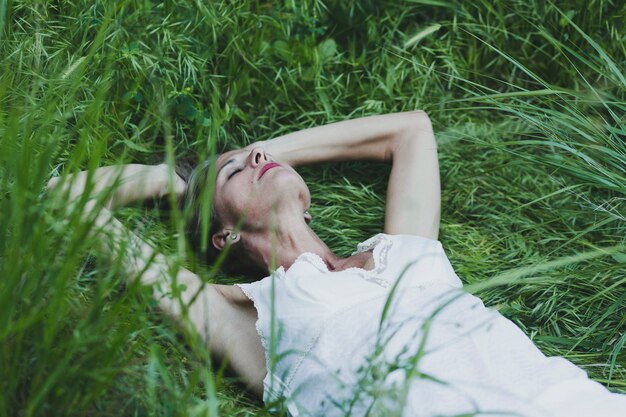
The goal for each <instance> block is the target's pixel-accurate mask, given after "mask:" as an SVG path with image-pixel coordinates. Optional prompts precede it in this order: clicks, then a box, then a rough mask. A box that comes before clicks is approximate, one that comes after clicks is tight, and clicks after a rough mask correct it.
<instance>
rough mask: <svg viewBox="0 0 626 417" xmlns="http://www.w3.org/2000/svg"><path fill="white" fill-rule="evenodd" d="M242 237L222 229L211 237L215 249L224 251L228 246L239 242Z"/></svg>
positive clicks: (229, 230)
mask: <svg viewBox="0 0 626 417" xmlns="http://www.w3.org/2000/svg"><path fill="white" fill-rule="evenodd" d="M240 239H241V236H240V235H239V233H235V232H233V231H232V230H231V229H222V230H220V231H219V232H217V233H214V234H213V236H211V242H212V243H213V246H215V249H217V250H224V248H225V247H226V245H232V244H233V243H237V242H239V240H240Z"/></svg>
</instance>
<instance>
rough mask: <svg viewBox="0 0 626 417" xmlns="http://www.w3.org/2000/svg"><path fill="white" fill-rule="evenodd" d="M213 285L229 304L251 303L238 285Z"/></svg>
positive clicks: (242, 304)
mask: <svg viewBox="0 0 626 417" xmlns="http://www.w3.org/2000/svg"><path fill="white" fill-rule="evenodd" d="M213 287H214V288H215V290H216V291H217V292H218V293H219V294H220V295H221V296H222V298H223V299H224V300H225V301H226V302H228V303H229V304H233V305H240V306H248V305H250V304H251V303H252V301H251V300H250V298H248V296H247V295H246V293H245V292H244V291H243V289H242V288H241V287H240V286H239V285H220V284H213Z"/></svg>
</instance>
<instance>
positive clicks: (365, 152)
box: [250, 111, 441, 239]
mask: <svg viewBox="0 0 626 417" xmlns="http://www.w3.org/2000/svg"><path fill="white" fill-rule="evenodd" d="M254 146H261V147H263V148H264V149H265V151H266V152H267V153H268V154H269V155H270V156H271V157H273V158H274V159H276V160H278V161H283V162H286V163H288V164H290V165H292V166H296V167H297V166H302V165H308V164H314V163H322V162H332V161H349V160H371V161H387V162H391V163H392V168H391V175H390V177H389V184H388V186H387V207H386V213H385V233H389V234H415V235H419V236H423V237H427V238H429V239H437V237H438V233H439V215H440V214H439V213H440V208H441V190H440V183H439V163H438V160H437V143H436V141H435V136H434V134H433V129H432V126H431V123H430V119H429V118H428V116H427V115H426V113H425V112H423V111H414V112H407V113H394V114H387V115H381V116H370V117H364V118H361V119H354V120H348V121H343V122H338V123H332V124H329V125H326V126H320V127H315V128H311V129H306V130H302V131H299V132H295V133H290V134H288V135H284V136H280V137H277V138H274V139H270V140H268V141H263V142H256V143H254V144H252V145H250V147H254Z"/></svg>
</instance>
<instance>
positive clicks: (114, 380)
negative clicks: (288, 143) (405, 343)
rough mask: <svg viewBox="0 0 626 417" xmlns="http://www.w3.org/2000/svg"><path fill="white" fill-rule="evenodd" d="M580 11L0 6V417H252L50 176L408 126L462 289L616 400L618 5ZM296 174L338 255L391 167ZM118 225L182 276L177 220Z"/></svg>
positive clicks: (546, 7) (620, 385)
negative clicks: (59, 203) (433, 155)
mask: <svg viewBox="0 0 626 417" xmlns="http://www.w3.org/2000/svg"><path fill="white" fill-rule="evenodd" d="M587 3H588V4H587V6H586V8H585V9H584V10H583V8H581V6H580V5H579V2H576V1H560V2H558V3H552V2H543V1H536V0H532V1H518V0H516V1H499V2H495V3H494V2H488V1H477V2H466V1H429V0H423V1H420V0H412V1H409V0H407V1H373V0H372V1H362V0H361V1H352V0H348V1H327V2H321V1H317V2H316V1H307V2H283V3H282V4H279V2H267V3H263V2H252V1H250V2H208V1H207V2H204V1H183V0H164V1H155V0H129V1H120V2H117V1H96V2H93V1H85V0H71V1H52V0H49V1H45V0H9V1H6V0H0V103H1V105H0V277H1V279H0V375H1V376H2V377H1V378H0V415H15V416H22V415H25V416H31V415H98V416H106V415H162V416H169V415H207V414H208V415H216V414H217V413H218V412H219V413H220V414H222V415H233V416H244V415H264V413H265V412H264V411H262V404H261V403H260V402H258V401H257V400H255V399H254V398H252V397H249V396H248V395H246V394H245V393H244V391H243V389H242V387H241V386H240V385H238V384H237V383H236V382H234V381H233V380H232V378H229V377H226V376H225V375H224V373H223V372H221V370H220V369H215V368H212V367H211V366H209V364H210V359H209V357H208V354H207V352H206V350H205V349H204V348H203V346H202V344H201V343H200V342H199V341H198V340H197V338H196V337H194V335H193V334H187V333H184V332H182V331H181V330H180V329H179V328H178V327H176V326H175V325H173V323H171V322H170V321H168V320H167V319H166V318H164V317H162V316H161V315H159V313H158V311H156V309H155V308H154V305H153V303H152V302H151V301H150V298H149V296H148V291H147V290H146V289H142V288H139V287H133V286H130V287H128V288H125V287H124V286H123V285H122V282H123V278H122V272H121V271H120V268H121V266H120V265H118V264H117V263H115V262H113V263H111V262H108V261H106V260H104V259H95V258H93V257H91V256H90V255H89V254H90V253H92V250H93V246H94V242H91V241H90V240H89V239H86V238H85V237H86V236H87V233H88V227H89V225H88V224H86V223H84V222H80V221H79V220H78V219H77V218H74V219H72V220H62V218H60V217H59V216H58V215H57V216H55V212H54V211H53V210H52V209H51V208H50V207H49V204H48V200H46V198H45V193H44V189H45V184H46V182H47V180H48V179H49V178H50V176H51V175H56V174H57V173H62V172H64V173H69V172H74V171H77V170H81V169H88V168H91V169H93V168H95V167H96V166H101V165H105V164H111V163H118V162H130V161H134V162H139V163H157V162H161V161H163V160H165V159H167V158H170V159H171V158H173V156H174V155H176V156H183V155H188V156H195V155H206V154H208V153H210V152H211V151H214V150H215V149H219V148H222V147H224V146H239V145H246V144H248V143H250V142H253V141H256V140H261V139H267V138H270V137H272V136H275V135H279V134H282V133H286V132H290V131H293V130H297V129H302V128H306V127H310V126H315V125H319V124H323V123H329V122H332V121H338V120H344V119H346V118H354V117H359V116H365V115H371V114H380V113H387V112H394V111H402V110H412V109H416V108H420V109H424V110H426V111H427V112H428V113H429V115H430V117H431V119H432V121H433V125H434V128H435V131H436V134H437V138H438V141H439V144H440V146H439V150H440V161H441V174H442V187H443V190H442V206H443V209H442V228H441V235H440V240H441V241H442V242H443V244H444V247H445V248H446V251H447V253H448V255H449V257H450V260H451V262H452V264H453V265H454V267H455V269H456V271H457V273H458V274H459V276H460V277H461V278H462V279H463V280H464V281H465V283H466V284H469V287H468V288H469V289H470V290H471V291H475V292H476V293H477V294H478V295H479V296H480V297H481V298H482V299H483V300H484V301H485V304H487V305H489V306H492V307H495V308H497V309H499V310H500V311H501V312H502V314H504V315H505V316H506V317H508V318H510V319H511V320H513V321H514V322H515V323H516V324H518V325H519V326H520V327H521V328H522V329H523V330H524V331H525V332H526V333H527V334H528V335H530V336H531V337H532V338H533V340H534V341H535V342H536V343H537V345H538V346H539V347H540V348H541V350H542V351H543V352H545V353H546V354H549V355H562V356H564V357H566V358H568V359H570V360H571V361H573V362H574V363H576V364H578V365H580V366H582V367H583V368H584V369H585V370H586V371H587V372H588V373H589V374H590V376H591V377H593V378H594V379H596V380H598V381H600V382H602V383H603V384H605V385H607V386H609V387H610V388H611V389H613V390H616V391H621V392H626V351H625V350H624V349H623V347H624V344H625V342H626V333H625V330H626V247H625V246H624V245H625V244H626V209H625V208H624V201H625V200H624V199H625V198H626V185H625V184H626V144H625V141H626V118H625V117H624V114H626V100H625V96H626V74H625V73H624V70H623V68H626V58H625V55H626V38H624V36H623V30H622V27H623V19H624V15H626V6H624V5H623V3H621V2H618V1H608V0H599V1H593V0H592V1H590V2H587ZM302 173H303V175H304V176H305V178H306V179H307V181H308V183H309V186H310V189H311V192H312V195H313V206H312V208H311V213H312V214H313V216H314V218H315V220H314V223H313V227H314V229H315V230H316V231H317V232H318V233H319V235H320V236H321V237H322V238H323V239H324V240H325V241H326V242H327V243H328V244H329V245H330V246H331V248H332V249H334V250H336V251H337V252H338V253H340V254H344V255H345V254H348V253H349V252H351V251H352V250H353V247H354V245H355V243H356V242H358V241H361V240H364V239H365V238H367V237H369V236H370V235H372V234H374V233H376V232H379V231H381V230H382V225H383V213H384V189H385V182H386V176H387V174H388V167H387V166H383V165H373V164H365V163H346V164H341V165H328V166H323V167H315V168H306V169H303V170H302ZM121 216H122V217H123V218H124V220H125V221H126V222H127V224H129V225H130V226H132V227H134V228H135V229H136V230H138V231H139V232H140V233H141V234H142V235H143V236H144V237H145V238H146V239H150V240H151V241H153V242H154V243H155V244H157V245H159V246H161V247H162V248H163V250H164V251H166V252H168V253H170V254H171V255H172V256H181V257H182V259H183V260H184V261H185V262H188V263H190V264H191V265H192V266H193V262H192V261H191V260H189V259H188V258H186V257H185V254H184V253H179V252H180V251H178V250H177V249H175V248H177V247H178V246H177V245H178V242H180V236H179V235H177V234H176V231H177V230H179V229H178V225H177V223H176V222H175V221H167V220H166V221H165V222H158V221H156V219H157V218H158V215H157V214H156V213H155V211H154V210H151V209H145V210H143V209H140V208H132V209H127V210H124V211H123V212H122V213H121ZM607 248H613V249H612V251H610V252H607V251H604V252H603V250H605V249H607ZM593 254H595V255H596V256H593V257H592V256H590V255H593ZM598 254H599V255H598ZM198 268H199V269H198V270H199V271H202V270H203V268H201V267H198ZM516 268H522V269H521V270H518V269H516ZM511 271H513V272H511ZM204 276H205V277H207V273H206V272H205V273H204ZM207 279H211V280H214V279H216V280H222V281H223V282H230V281H232V280H233V278H232V277H221V276H216V277H212V276H209V277H207ZM494 283H495V284H497V285H495V284H494ZM489 284H494V285H489Z"/></svg>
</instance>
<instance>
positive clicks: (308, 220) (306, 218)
mask: <svg viewBox="0 0 626 417" xmlns="http://www.w3.org/2000/svg"><path fill="white" fill-rule="evenodd" d="M304 221H305V222H306V224H309V223H311V221H313V216H311V214H309V210H307V211H305V212H304Z"/></svg>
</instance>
